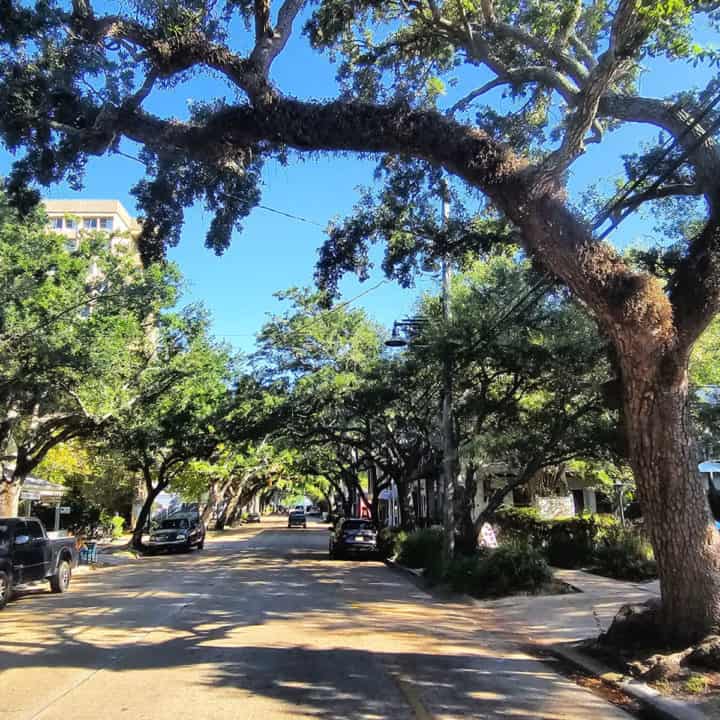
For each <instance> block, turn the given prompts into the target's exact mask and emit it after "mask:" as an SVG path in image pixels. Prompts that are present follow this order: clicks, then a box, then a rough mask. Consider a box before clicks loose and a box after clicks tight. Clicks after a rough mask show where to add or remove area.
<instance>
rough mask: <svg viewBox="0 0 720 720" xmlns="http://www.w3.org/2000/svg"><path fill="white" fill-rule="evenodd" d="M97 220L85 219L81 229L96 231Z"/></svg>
mask: <svg viewBox="0 0 720 720" xmlns="http://www.w3.org/2000/svg"><path fill="white" fill-rule="evenodd" d="M97 226H98V219H97V218H85V220H83V227H84V228H85V229H86V230H97Z"/></svg>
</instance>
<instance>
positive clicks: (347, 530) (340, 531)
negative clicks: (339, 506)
mask: <svg viewBox="0 0 720 720" xmlns="http://www.w3.org/2000/svg"><path fill="white" fill-rule="evenodd" d="M330 532H331V533H332V535H330V545H329V551H330V558H331V559H336V558H344V557H347V556H348V555H376V554H377V552H378V544H377V530H375V527H374V525H373V524H372V522H370V520H363V519H362V518H345V519H343V520H340V521H339V522H338V524H337V525H336V526H335V527H334V528H330Z"/></svg>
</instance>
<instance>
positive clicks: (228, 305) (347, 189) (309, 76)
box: [0, 34, 709, 351]
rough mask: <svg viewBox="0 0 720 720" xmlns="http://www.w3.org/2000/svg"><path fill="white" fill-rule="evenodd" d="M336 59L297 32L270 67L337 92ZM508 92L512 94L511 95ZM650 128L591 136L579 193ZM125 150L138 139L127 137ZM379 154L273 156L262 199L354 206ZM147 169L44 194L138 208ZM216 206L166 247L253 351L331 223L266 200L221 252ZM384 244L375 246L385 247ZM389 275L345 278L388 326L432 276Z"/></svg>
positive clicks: (306, 88)
mask: <svg viewBox="0 0 720 720" xmlns="http://www.w3.org/2000/svg"><path fill="white" fill-rule="evenodd" d="M334 75H335V68H334V67H333V66H332V65H331V64H330V63H329V62H328V60H327V58H325V57H323V56H321V55H319V54H317V53H314V52H312V51H311V50H310V49H309V47H308V45H307V41H306V40H305V38H303V37H300V36H299V34H298V35H296V37H295V38H294V39H293V40H292V41H291V43H290V44H289V46H288V48H287V49H286V52H285V53H284V54H283V55H281V56H280V58H278V60H277V61H276V64H275V66H274V68H273V77H274V79H275V81H276V82H277V84H278V85H279V87H280V88H281V89H282V90H283V91H284V92H286V93H288V94H293V95H297V96H299V97H303V98H325V97H332V96H333V95H334V94H335V91H336V83H335V80H334ZM708 78H709V72H708V71H707V70H706V69H702V68H701V69H694V68H692V67H689V66H687V65H684V64H682V63H670V62H668V61H666V60H655V61H653V62H652V64H651V65H650V66H649V67H648V71H647V72H646V73H644V74H643V76H642V77H641V80H640V89H641V92H642V93H643V94H645V95H649V96H659V97H661V96H665V95H669V94H670V93H673V92H676V91H678V90H679V89H682V88H688V87H693V86H702V85H704V84H705V83H706V82H707V79H708ZM219 92H220V93H225V92H226V87H225V86H224V85H223V83H222V82H221V81H218V80H216V79H214V78H194V79H193V80H191V81H190V82H187V83H185V84H182V85H180V86H178V87H176V88H175V89H174V90H172V91H168V92H165V93H163V94H162V95H161V96H157V97H154V98H151V102H150V104H149V105H148V108H149V109H150V110H153V111H155V112H158V113H160V114H163V115H170V114H174V115H180V116H185V115H186V114H187V103H188V100H190V99H194V100H200V99H208V98H212V97H216V96H217V95H218V93H219ZM508 102H509V101H508ZM656 133H657V131H654V130H650V129H647V128H636V127H629V126H628V127H625V128H623V129H622V130H620V131H618V132H615V133H611V134H609V135H608V137H607V138H606V140H605V142H604V143H603V144H602V145H601V146H599V147H598V146H590V148H589V151H588V153H587V154H586V155H585V156H584V157H583V158H581V159H580V160H579V161H578V162H577V163H576V164H575V166H574V168H573V173H572V177H571V181H570V188H571V192H572V193H573V194H574V195H576V194H577V193H579V192H581V191H582V190H583V189H584V188H586V187H588V186H589V185H590V184H591V183H593V182H596V181H598V180H600V181H603V180H606V179H607V180H608V181H611V180H612V178H614V177H615V176H616V175H617V173H618V172H619V170H620V168H621V160H620V155H621V154H622V153H623V152H630V151H632V150H635V149H637V147H638V144H639V142H640V141H641V140H642V139H643V138H647V137H650V136H654V135H656ZM123 150H125V151H127V152H128V153H130V154H133V153H136V152H137V149H136V148H133V147H132V146H131V145H130V144H129V143H125V144H124V145H123ZM10 162H11V158H10V157H9V156H8V155H7V153H5V152H3V151H2V149H1V148H0V174H4V173H5V172H7V170H8V169H9V166H10ZM373 168H374V162H373V161H372V160H370V159H358V158H353V157H348V156H342V157H337V156H322V157H319V158H317V157H313V158H304V159H303V160H302V161H300V162H297V161H293V162H292V163H291V164H290V165H289V166H287V167H283V166H281V165H279V164H277V163H271V164H269V165H268V166H267V168H266V170H265V173H264V177H263V181H264V186H263V198H262V203H263V205H267V206H269V207H272V208H275V209H277V210H279V211H283V212H286V213H290V214H293V215H298V216H301V217H304V218H307V219H309V220H311V221H313V222H314V223H319V224H320V225H321V226H325V224H326V223H327V222H328V221H329V220H330V219H331V218H333V217H336V216H339V217H342V216H343V215H345V214H347V213H349V212H350V210H351V208H352V206H353V204H354V203H355V202H356V201H357V199H358V192H357V189H358V187H359V186H361V185H368V184H371V183H372V173H373ZM142 172H143V168H142V166H141V165H140V164H139V163H137V162H135V161H133V160H132V159H129V158H126V157H122V156H117V155H116V156H112V157H105V158H98V159H93V160H91V162H90V163H89V165H88V170H87V175H86V180H85V188H84V190H83V192H82V193H76V192H74V191H72V190H70V189H69V188H68V187H67V186H65V185H59V186H56V187H52V188H48V189H46V190H44V193H45V195H46V196H47V197H52V198H61V197H62V198H66V197H76V196H82V197H87V198H117V199H119V200H120V201H121V202H122V203H123V204H124V205H125V206H126V207H127V209H128V210H129V211H130V212H131V213H133V212H134V211H135V203H134V198H133V197H132V196H131V195H130V193H129V190H130V188H131V187H132V185H133V184H134V183H135V182H136V181H137V180H138V178H139V177H140V176H141V174H142ZM210 220H211V216H210V215H209V214H208V213H206V212H205V211H204V210H203V208H202V207H200V206H197V207H194V208H192V209H191V210H189V211H188V212H187V214H186V222H185V227H184V231H183V238H182V242H181V243H180V245H179V246H178V247H177V248H173V249H171V250H170V252H169V256H170V258H171V259H173V260H175V261H176V262H177V263H178V264H179V265H180V268H181V270H182V272H183V274H184V276H185V278H186V280H187V283H188V291H187V293H186V296H185V300H186V301H196V300H201V301H203V302H204V303H205V304H206V305H207V306H208V307H209V308H210V310H211V312H212V314H213V317H214V330H215V334H216V335H217V336H218V337H219V338H224V339H227V340H228V341H229V342H231V343H232V344H233V345H235V346H236V347H238V348H239V349H241V350H244V351H250V350H251V349H252V346H253V338H254V335H255V333H256V332H257V331H258V330H259V328H260V326H261V325H262V323H263V322H264V321H265V319H266V318H267V316H268V314H269V313H272V312H277V311H278V309H279V308H280V306H279V304H278V303H277V302H276V301H275V300H274V298H273V293H275V292H277V291H278V290H282V289H284V288H287V287H290V286H303V285H309V284H311V283H312V278H313V271H314V265H315V260H316V254H317V249H318V247H319V246H320V245H321V243H322V241H323V238H324V233H323V229H322V227H318V226H316V225H314V224H311V223H306V222H301V221H299V220H294V219H290V218H287V217H284V216H281V215H278V214H275V213H272V212H269V211H267V210H263V209H256V210H255V211H254V212H253V213H252V214H251V216H250V217H249V218H247V220H246V221H245V223H244V230H243V232H242V233H236V235H235V237H234V240H233V243H232V246H231V248H230V249H229V250H228V251H227V252H226V253H225V254H224V255H223V256H222V257H219V258H218V257H216V256H215V255H214V254H213V253H212V252H211V251H209V250H206V249H205V248H204V246H203V241H204V235H205V230H206V228H207V226H208V224H209V223H210ZM649 229H650V222H649V220H648V219H647V218H642V217H639V216H634V217H632V218H630V219H629V220H628V221H626V223H625V224H624V225H623V227H622V229H621V230H620V231H618V232H616V234H615V235H614V236H613V240H614V241H615V242H618V243H627V242H635V241H637V240H638V239H639V238H642V236H643V234H645V233H647V232H649ZM379 252H380V251H379V249H378V255H379ZM382 280H383V276H382V274H381V272H380V271H377V270H376V271H375V272H374V273H373V274H372V276H371V278H370V280H368V281H367V282H366V283H364V284H362V285H361V284H359V283H358V282H357V281H355V280H354V278H346V280H345V281H343V284H342V290H343V295H344V297H345V298H346V299H348V298H352V297H355V296H357V295H359V294H360V293H365V294H364V295H363V296H362V297H360V298H358V299H357V300H356V301H355V303H354V305H355V306H358V307H364V308H366V310H367V311H368V313H369V314H370V315H371V316H372V317H373V318H375V319H376V320H377V321H378V322H380V323H382V324H384V325H386V326H388V327H389V326H390V325H391V324H392V322H393V320H395V319H398V318H400V317H402V316H403V315H405V314H407V313H408V312H411V311H412V307H413V304H414V302H415V300H416V298H417V295H418V293H419V292H420V291H422V290H425V289H430V288H432V287H433V286H434V280H433V278H432V277H424V278H421V279H420V280H419V281H418V283H417V287H416V288H415V289H414V290H412V289H411V290H403V289H402V288H399V287H398V286H397V285H395V284H393V283H390V282H386V283H384V284H382V285H380V286H379V287H377V288H375V289H372V290H371V288H372V287H373V286H375V285H377V284H378V283H379V282H381V281H382Z"/></svg>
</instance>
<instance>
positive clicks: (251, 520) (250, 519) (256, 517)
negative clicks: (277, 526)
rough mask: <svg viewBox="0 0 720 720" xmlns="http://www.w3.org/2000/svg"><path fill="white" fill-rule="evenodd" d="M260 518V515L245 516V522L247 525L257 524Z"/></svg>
mask: <svg viewBox="0 0 720 720" xmlns="http://www.w3.org/2000/svg"><path fill="white" fill-rule="evenodd" d="M261 519H262V518H261V517H260V513H250V514H249V515H248V516H247V520H246V521H245V522H249V523H259V522H260V520H261Z"/></svg>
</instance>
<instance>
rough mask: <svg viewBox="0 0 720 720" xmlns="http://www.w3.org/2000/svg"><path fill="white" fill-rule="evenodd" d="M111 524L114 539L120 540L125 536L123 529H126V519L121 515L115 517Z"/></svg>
mask: <svg viewBox="0 0 720 720" xmlns="http://www.w3.org/2000/svg"><path fill="white" fill-rule="evenodd" d="M111 523H112V536H113V538H115V539H116V538H119V537H120V536H121V535H122V534H123V529H124V528H125V520H124V518H122V517H120V515H115V517H114V518H113V519H112V520H111Z"/></svg>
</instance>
